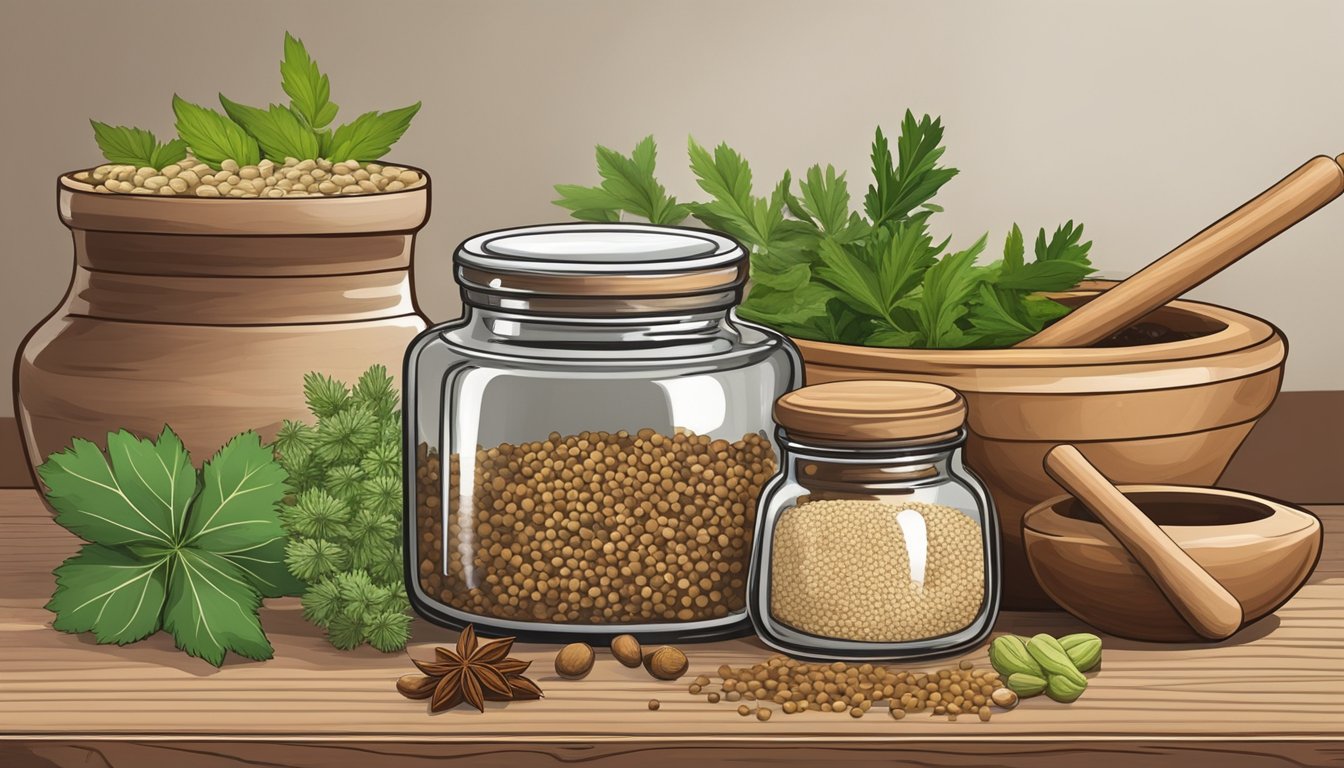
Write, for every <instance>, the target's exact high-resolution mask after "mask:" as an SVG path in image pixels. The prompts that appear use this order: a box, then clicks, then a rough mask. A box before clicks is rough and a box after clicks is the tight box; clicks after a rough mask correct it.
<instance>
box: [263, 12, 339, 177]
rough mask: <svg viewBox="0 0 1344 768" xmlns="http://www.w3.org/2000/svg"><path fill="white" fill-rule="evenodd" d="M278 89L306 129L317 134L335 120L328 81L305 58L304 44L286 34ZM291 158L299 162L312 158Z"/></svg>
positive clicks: (300, 156)
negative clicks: (279, 88) (288, 100)
mask: <svg viewBox="0 0 1344 768" xmlns="http://www.w3.org/2000/svg"><path fill="white" fill-rule="evenodd" d="M280 86H281V87H282V88H284V89H285V93H287V94H289V98H290V102H289V105H290V108H291V109H292V110H293V111H294V114H295V116H296V117H297V118H298V119H300V120H302V121H303V123H304V125H305V126H307V127H308V128H311V129H312V130H314V131H320V130H322V129H323V128H326V127H327V126H328V125H330V124H331V121H332V120H335V119H336V111H337V109H338V107H337V106H336V105H335V104H333V103H331V81H330V80H328V79H327V76H326V75H324V74H323V73H322V71H321V70H320V69H318V68H317V62H316V61H313V57H311V56H309V55H308V49H307V48H306V47H304V45H303V41H302V40H300V39H298V38H297V37H294V36H293V35H291V34H289V33H288V32H286V33H285V58H284V60H283V61H281V62H280ZM291 156H292V157H297V158H299V159H301V160H305V159H308V158H309V157H311V155H291ZM277 157H284V155H277ZM342 159H345V158H342Z"/></svg>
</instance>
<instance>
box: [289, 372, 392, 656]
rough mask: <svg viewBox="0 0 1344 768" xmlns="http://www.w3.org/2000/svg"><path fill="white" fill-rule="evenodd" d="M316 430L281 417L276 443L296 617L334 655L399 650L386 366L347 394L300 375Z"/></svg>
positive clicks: (324, 379) (327, 380)
mask: <svg viewBox="0 0 1344 768" xmlns="http://www.w3.org/2000/svg"><path fill="white" fill-rule="evenodd" d="M303 389H304V395H305V396H306V399H307V402H308V408H309V410H310V411H311V412H312V414H313V416H315V417H316V419H317V423H316V425H315V426H313V425H308V424H304V423H301V422H297V421H286V422H285V423H284V424H283V426H282V427H281V429H280V432H279V434H278V435H277V437H276V440H275V445H274V448H275V451H276V455H277V456H278V457H279V460H280V463H281V465H282V466H284V468H285V470H286V471H287V472H288V473H289V492H288V494H286V496H285V498H284V499H283V500H282V501H281V504H280V507H279V509H280V517H281V521H282V524H283V525H284V527H285V530H286V531H288V533H289V543H288V544H287V545H286V546H285V562H286V563H287V564H288V566H289V571H290V573H291V574H293V575H294V576H295V577H297V578H298V579H300V580H302V581H303V582H305V583H306V584H307V585H308V588H307V590H306V591H305V592H304V593H303V613H304V616H305V617H306V618H307V619H308V620H309V621H311V622H312V623H313V624H316V625H317V626H319V627H321V628H323V629H325V630H326V632H327V639H328V640H330V641H331V644H332V645H334V646H336V647H337V648H341V649H350V648H355V647H358V646H360V645H363V644H364V643H368V644H369V645H372V646H373V647H375V648H377V649H378V650H380V651H385V652H391V651H397V650H401V649H402V648H405V647H406V641H407V639H408V638H409V635H410V621H411V617H410V615H409V613H408V612H407V611H408V609H409V604H408V602H407V600H406V591H405V587H404V586H403V583H402V543H401V525H402V523H401V503H402V498H401V489H402V481H401V450H402V447H401V415H400V411H399V410H398V407H397V406H398V401H397V392H396V390H395V389H394V388H393V386H392V379H391V377H390V376H388V375H387V369H386V368H384V367H383V366H381V365H376V366H373V367H372V368H370V369H369V370H367V371H366V372H365V373H364V375H362V376H361V377H360V378H359V381H358V382H357V383H356V384H355V386H354V388H353V389H351V388H349V387H347V386H346V385H345V384H344V383H343V382H340V381H337V380H335V379H333V378H331V377H330V376H325V375H323V374H320V373H310V374H308V375H307V376H305V377H304V388H303Z"/></svg>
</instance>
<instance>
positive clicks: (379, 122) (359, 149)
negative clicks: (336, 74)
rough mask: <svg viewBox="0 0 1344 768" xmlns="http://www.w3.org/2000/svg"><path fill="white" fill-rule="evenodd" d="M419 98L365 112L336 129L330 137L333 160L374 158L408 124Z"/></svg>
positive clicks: (388, 148)
mask: <svg viewBox="0 0 1344 768" xmlns="http://www.w3.org/2000/svg"><path fill="white" fill-rule="evenodd" d="M419 111H420V102H418V101H417V102H415V103H414V104H412V105H411V106H409V107H402V108H401V109H394V110H391V111H389V112H365V113H364V114H362V115H360V116H359V117H357V118H355V119H354V120H353V121H351V122H349V123H346V124H344V125H342V126H340V127H339V128H337V129H336V132H335V133H333V134H332V137H331V152H330V153H329V154H328V157H329V158H330V159H332V160H337V161H340V160H360V161H368V160H377V159H378V158H380V157H382V156H383V155H386V154H387V152H388V150H390V149H391V148H392V145H393V144H396V143H397V140H398V139H400V138H401V135H402V134H404V133H405V132H406V129H407V128H409V127H411V118H413V117H415V113H417V112H419Z"/></svg>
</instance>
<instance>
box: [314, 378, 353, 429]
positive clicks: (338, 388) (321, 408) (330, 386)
mask: <svg viewBox="0 0 1344 768" xmlns="http://www.w3.org/2000/svg"><path fill="white" fill-rule="evenodd" d="M303 396H304V400H305V401H306V402H307V403H308V410H310V411H312V413H313V415H314V416H316V417H318V418H320V419H321V418H326V417H328V416H334V415H336V414H337V413H340V412H341V411H342V410H344V409H345V406H346V405H348V404H349V402H350V390H349V389H348V388H346V386H345V382H342V381H337V380H336V379H333V378H332V377H330V376H327V375H324V374H321V373H308V374H304V377H303Z"/></svg>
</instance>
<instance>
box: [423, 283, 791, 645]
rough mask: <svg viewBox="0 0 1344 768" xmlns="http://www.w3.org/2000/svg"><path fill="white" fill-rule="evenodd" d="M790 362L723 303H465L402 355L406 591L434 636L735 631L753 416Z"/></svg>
mask: <svg viewBox="0 0 1344 768" xmlns="http://www.w3.org/2000/svg"><path fill="white" fill-rule="evenodd" d="M800 370H801V365H800V363H799V361H798V359H797V354H796V352H795V351H794V350H793V348H792V345H791V344H790V343H789V342H788V341H787V340H786V339H785V338H784V337H782V336H780V335H778V334H775V333H773V332H771V331H768V330H765V329H761V328H758V327H756V326H753V325H749V324H745V323H740V322H737V321H735V320H734V319H733V318H731V317H730V315H729V314H728V313H727V311H725V310H718V311H708V312H701V313H696V314H688V315H681V316H674V317H661V318H658V317H655V318H640V319H637V320H636V319H629V318H626V319H619V320H612V319H606V320H585V319H576V318H572V317H569V318H546V317H537V316H521V315H510V314H509V313H507V312H502V311H497V310H487V309H482V308H477V307H473V308H470V309H469V310H468V311H467V313H466V315H465V316H464V317H463V318H462V319H461V320H459V321H457V322H455V323H452V324H449V325H446V326H441V327H437V328H434V329H431V330H430V331H428V332H426V333H425V334H423V335H422V336H421V337H420V338H419V339H418V340H417V342H416V343H415V344H413V345H412V346H411V348H410V350H409V351H408V353H407V367H406V377H405V381H406V386H407V392H406V399H405V403H406V405H405V407H406V414H405V417H406V427H407V428H406V435H407V442H408V444H407V457H408V466H407V473H408V475H407V483H406V492H407V514H408V521H407V526H406V530H407V539H408V540H407V578H408V584H407V586H408V592H409V593H410V594H411V596H412V602H413V604H414V605H415V606H416V608H417V610H418V611H419V612H420V613H421V614H422V615H424V616H425V617H426V618H429V619H430V620H432V621H436V622H438V623H441V624H445V625H448V626H453V627H461V626H464V625H466V624H468V623H470V624H475V625H476V626H477V627H478V629H480V630H482V631H483V632H486V633H491V631H492V630H493V631H494V633H497V634H509V635H514V636H519V637H523V638H532V639H543V640H562V639H572V638H582V639H588V640H592V639H593V638H594V637H597V638H602V637H611V636H614V635H616V634H621V633H626V632H630V633H637V634H639V636H640V637H641V639H644V638H646V637H647V638H648V639H650V640H656V639H667V640H674V639H675V640H683V641H684V640H696V639H710V638H717V637H727V636H734V635H738V634H742V633H744V632H748V631H750V622H749V620H748V619H747V616H746V602H747V587H746V585H747V578H748V575H749V570H750V553H751V549H752V537H753V534H754V530H755V525H754V523H755V520H754V514H755V509H756V502H757V500H758V496H759V493H760V490H761V488H762V486H763V485H764V484H765V482H766V481H767V480H768V478H769V477H771V476H772V475H773V473H774V471H775V468H776V458H775V457H776V448H775V446H774V444H773V441H772V439H771V437H770V434H771V433H770V425H771V420H770V412H769V408H770V404H771V403H772V402H773V400H774V398H775V397H777V396H778V395H780V394H782V393H783V392H785V391H787V390H788V389H790V388H792V387H794V386H796V385H797V383H798V382H797V381H796V378H797V376H798V373H797V372H798V371H800Z"/></svg>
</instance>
